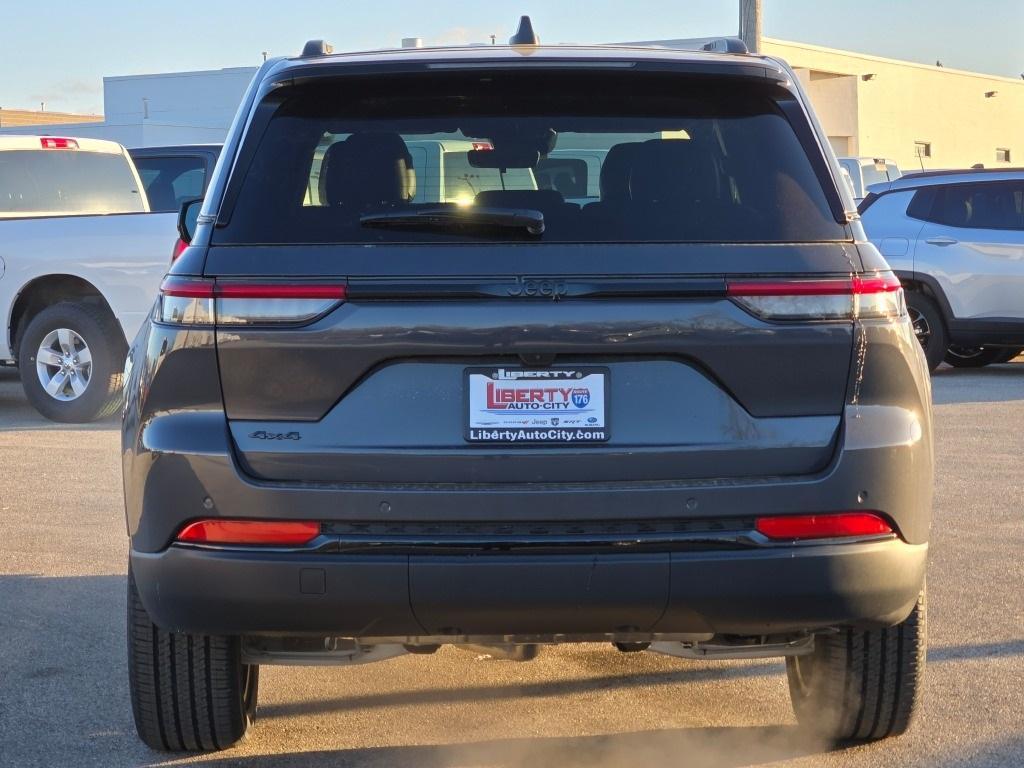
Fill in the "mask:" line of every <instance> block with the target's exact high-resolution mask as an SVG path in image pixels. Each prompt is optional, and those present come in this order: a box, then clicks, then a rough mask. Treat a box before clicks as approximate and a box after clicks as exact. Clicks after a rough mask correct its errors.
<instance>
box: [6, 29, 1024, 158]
mask: <svg viewBox="0 0 1024 768" xmlns="http://www.w3.org/2000/svg"><path fill="white" fill-rule="evenodd" d="M644 44H646V45H661V46H666V47H685V46H687V45H688V42H687V41H682V40H656V41H649V42H647V43H644ZM762 44H763V49H764V51H765V52H766V53H770V54H774V55H777V56H780V57H782V58H784V59H786V60H787V61H788V62H789V63H790V64H791V65H792V66H793V67H794V69H795V70H796V73H797V76H798V77H800V79H801V80H802V81H803V83H804V85H805V86H806V87H807V91H808V93H809V95H810V99H811V102H812V103H813V104H814V107H815V110H816V111H817V113H818V117H819V118H820V119H821V122H822V125H823V127H824V128H825V131H826V132H827V134H828V136H829V140H830V141H831V143H832V146H833V148H834V149H835V151H836V153H837V154H839V155H866V156H870V157H886V158H889V159H892V160H896V161H897V162H898V163H899V164H900V166H901V167H903V168H914V169H917V168H956V167H967V166H971V165H975V164H983V165H985V166H986V167H999V166H1010V165H1019V164H1020V163H1021V160H1022V158H1024V138H1022V136H1024V134H1022V133H1021V126H1022V125H1024V80H1020V79H1016V78H1008V77H997V76H994V75H984V74H978V73H975V72H963V71H960V70H955V69H946V68H943V67H938V66H928V65H924V64H917V63H913V62H908V61H899V60H895V59H886V58H882V57H879V56H870V55H867V54H862V53H854V52H851V51H841V50H835V49H831V48H822V47H820V46H815V45H807V44H805V43H793V42H787V41H784V40H774V39H771V38H764V39H763V41H762ZM255 72H256V68H255V67H236V68H232V69H218V70H208V71H200V72H173V73H168V74H158V75H132V76H127V77H107V78H104V79H103V101H104V114H105V115H106V118H105V119H104V121H103V122H101V123H79V124H67V123H62V124H54V125H45V126H33V127H32V128H31V130H32V131H33V132H37V133H51V134H58V135H60V134H62V135H66V136H75V135H78V136H86V137H95V138H105V139H113V140H115V141H119V142H121V143H122V144H124V145H126V146H129V147H138V146H158V145H167V144H179V143H180V144H190V143H204V142H220V141H223V139H224V136H225V135H226V133H227V129H228V127H229V125H230V123H231V119H232V117H233V116H234V113H235V109H236V108H237V106H238V102H239V101H240V99H241V97H242V94H243V93H244V92H245V88H246V86H247V85H248V84H249V81H250V80H251V79H252V76H253V74H255ZM0 132H3V133H14V132H22V133H23V132H26V129H25V128H21V129H18V128H13V129H6V128H0Z"/></svg>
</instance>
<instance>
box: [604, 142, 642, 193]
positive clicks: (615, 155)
mask: <svg viewBox="0 0 1024 768" xmlns="http://www.w3.org/2000/svg"><path fill="white" fill-rule="evenodd" d="M639 146H640V142H638V141H630V142H626V143H624V144H616V145H614V146H613V147H612V148H611V149H609V150H608V154H606V155H605V156H604V163H603V164H602V165H601V182H600V183H601V201H602V202H613V203H614V202H619V201H621V200H628V199H629V173H630V170H631V169H632V167H633V158H634V157H636V153H637V148H638V147H639Z"/></svg>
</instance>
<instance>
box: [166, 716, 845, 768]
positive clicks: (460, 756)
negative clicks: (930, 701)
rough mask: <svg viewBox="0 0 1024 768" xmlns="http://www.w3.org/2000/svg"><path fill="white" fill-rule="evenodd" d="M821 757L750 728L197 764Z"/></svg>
mask: <svg viewBox="0 0 1024 768" xmlns="http://www.w3.org/2000/svg"><path fill="white" fill-rule="evenodd" d="M823 751H827V748H826V747H825V746H824V745H822V744H816V743H811V742H808V740H807V738H806V737H805V736H804V735H803V732H802V731H800V730H799V729H798V728H797V727H796V726H748V727H742V728H681V729H675V730H656V731H635V732H632V733H615V734H608V735H600V736H571V737H560V738H558V737H544V738H529V739H495V740H490V741H478V742H469V743H458V744H431V745H422V746H407V747H406V746H403V747H375V748H369V749H350V750H338V751H317V752H301V753H294V754H284V755H267V756H259V757H219V758H218V757H212V758H210V759H207V760H200V761H198V762H197V763H195V764H196V765H205V766H216V767H217V768H227V767H228V766H240V767H244V768H271V766H274V767H275V768H277V767H280V768H300V766H301V767H302V768H318V767H319V766H388V768H441V766H470V765H472V766H488V768H491V767H493V768H527V767H529V768H534V767H535V766H536V767H537V768H542V767H547V766H551V767H552V768H555V767H557V768H575V767H577V766H579V767H580V768H583V766H586V768H619V767H620V766H670V765H671V766H686V768H739V767H740V766H749V765H760V764H761V763H770V762H774V761H777V760H785V759H788V758H794V757H801V756H805V755H814V754H820V753H821V752H823ZM156 765H159V763H157V764H156Z"/></svg>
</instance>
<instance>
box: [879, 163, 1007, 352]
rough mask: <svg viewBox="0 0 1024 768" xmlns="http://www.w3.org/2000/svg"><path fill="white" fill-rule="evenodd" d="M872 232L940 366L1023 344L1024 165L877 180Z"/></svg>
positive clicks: (922, 338)
mask: <svg viewBox="0 0 1024 768" xmlns="http://www.w3.org/2000/svg"><path fill="white" fill-rule="evenodd" d="M860 212H861V220H862V222H863V224H864V229H865V230H866V231H867V234H868V237H869V238H870V239H871V242H873V243H874V244H875V245H876V246H877V247H878V249H879V250H880V251H881V252H882V255H883V256H884V257H885V259H886V260H887V261H888V262H889V264H890V265H891V266H892V268H893V271H894V272H895V273H896V274H897V276H899V278H900V280H901V281H902V283H903V287H904V290H905V291H906V295H907V305H908V309H909V311H910V315H911V319H912V320H913V322H914V330H915V332H916V333H917V337H918V340H919V341H920V342H921V344H922V346H923V347H924V349H925V354H926V356H927V357H928V364H929V366H930V367H931V368H932V369H933V370H934V369H935V368H936V367H938V365H939V363H941V362H942V361H943V359H945V361H946V362H947V363H949V364H951V365H954V366H958V367H977V366H982V365H989V364H990V363H1002V362H1006V361H1008V360H1012V359H1013V358H1014V357H1016V356H1017V355H1018V354H1019V353H1020V351H1021V348H1024V170H970V171H934V172H927V173H918V174H914V175H912V176H904V177H903V178H901V179H897V180H895V181H890V182H886V183H882V184H875V185H872V186H871V187H870V189H869V194H868V196H867V197H866V198H865V199H864V202H863V203H862V204H861V207H860Z"/></svg>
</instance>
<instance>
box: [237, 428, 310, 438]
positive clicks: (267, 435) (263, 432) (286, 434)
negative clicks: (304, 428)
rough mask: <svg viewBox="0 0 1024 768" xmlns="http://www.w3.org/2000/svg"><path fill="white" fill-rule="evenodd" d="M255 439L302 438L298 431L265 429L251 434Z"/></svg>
mask: <svg viewBox="0 0 1024 768" xmlns="http://www.w3.org/2000/svg"><path fill="white" fill-rule="evenodd" d="M249 437H251V438H252V439H253V440H301V439H302V435H300V434H299V433H298V432H267V431H266V430H264V429H260V430H257V431H256V432H251V433H250V434H249Z"/></svg>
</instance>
